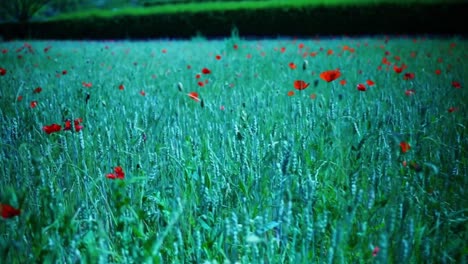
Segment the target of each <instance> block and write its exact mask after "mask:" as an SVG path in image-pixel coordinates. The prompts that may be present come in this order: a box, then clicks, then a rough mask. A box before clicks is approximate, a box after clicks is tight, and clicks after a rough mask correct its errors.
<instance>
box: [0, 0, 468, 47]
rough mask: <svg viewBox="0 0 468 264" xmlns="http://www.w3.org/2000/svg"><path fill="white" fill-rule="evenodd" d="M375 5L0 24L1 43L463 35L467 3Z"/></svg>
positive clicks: (464, 32)
mask: <svg viewBox="0 0 468 264" xmlns="http://www.w3.org/2000/svg"><path fill="white" fill-rule="evenodd" d="M467 3H468V2H465V3H459V4H449V5H421V6H402V5H375V6H365V7H363V6H359V7H357V6H356V7H310V8H300V9H290V10H288V9H268V10H263V9H260V10H235V11H222V12H203V13H180V14H176V15H175V14H167V15H164V14H158V15H151V16H120V17H114V18H107V19H106V18H97V17H94V18H89V19H83V20H72V21H71V20H68V21H47V22H32V23H28V24H17V23H9V24H2V25H0V36H2V37H3V38H4V39H121V38H131V39H150V38H190V37H193V36H195V35H197V34H201V35H202V36H205V37H208V38H211V37H226V36H230V35H231V31H232V29H233V28H234V27H236V28H237V29H238V31H239V34H240V35H241V36H243V37H248V36H253V37H277V36H298V37H300V36H315V35H343V34H344V35H349V36H352V35H366V34H443V35H462V36H466V29H465V26H464V25H465V24H467V19H466V13H465V10H467V6H468V4H467Z"/></svg>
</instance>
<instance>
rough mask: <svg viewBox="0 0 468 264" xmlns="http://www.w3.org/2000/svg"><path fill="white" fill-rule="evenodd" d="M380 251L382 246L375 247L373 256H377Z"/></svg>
mask: <svg viewBox="0 0 468 264" xmlns="http://www.w3.org/2000/svg"><path fill="white" fill-rule="evenodd" d="M379 251H380V248H379V247H377V246H376V247H374V249H373V250H372V256H373V257H377V254H378V253H379Z"/></svg>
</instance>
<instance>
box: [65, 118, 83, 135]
mask: <svg viewBox="0 0 468 264" xmlns="http://www.w3.org/2000/svg"><path fill="white" fill-rule="evenodd" d="M81 122H83V119H82V118H77V119H75V120H74V121H73V123H74V125H75V131H76V132H79V131H80V130H82V129H83V126H81V125H80V123H81ZM71 129H72V127H71V121H70V120H67V121H65V126H64V128H63V130H71Z"/></svg>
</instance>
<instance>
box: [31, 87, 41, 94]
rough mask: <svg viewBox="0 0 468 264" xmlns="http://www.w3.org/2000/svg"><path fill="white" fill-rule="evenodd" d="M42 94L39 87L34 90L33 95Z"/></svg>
mask: <svg viewBox="0 0 468 264" xmlns="http://www.w3.org/2000/svg"><path fill="white" fill-rule="evenodd" d="M40 92H42V88H41V87H37V88H36V89H34V91H33V93H40Z"/></svg>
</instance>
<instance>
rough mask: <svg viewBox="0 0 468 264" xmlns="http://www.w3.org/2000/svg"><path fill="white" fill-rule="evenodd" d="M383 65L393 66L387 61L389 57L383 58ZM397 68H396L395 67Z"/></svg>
mask: <svg viewBox="0 0 468 264" xmlns="http://www.w3.org/2000/svg"><path fill="white" fill-rule="evenodd" d="M382 64H386V65H390V64H392V63H391V62H390V61H389V60H388V59H387V57H383V58H382ZM395 66H396V65H395ZM395 66H394V67H395Z"/></svg>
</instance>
